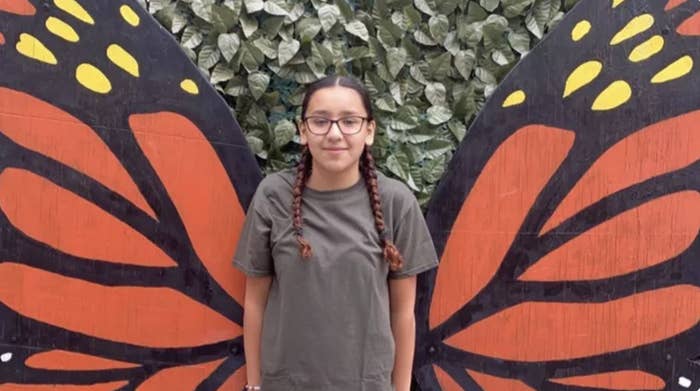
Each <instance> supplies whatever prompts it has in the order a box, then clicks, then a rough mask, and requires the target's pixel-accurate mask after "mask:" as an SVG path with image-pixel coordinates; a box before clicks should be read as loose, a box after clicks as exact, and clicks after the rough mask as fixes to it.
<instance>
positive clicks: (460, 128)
mask: <svg viewBox="0 0 700 391" xmlns="http://www.w3.org/2000/svg"><path fill="white" fill-rule="evenodd" d="M447 128H448V129H450V132H452V134H453V135H454V136H455V138H456V139H457V142H461V141H462V140H463V139H464V136H465V135H466V134H467V126H466V125H464V122H462V121H458V120H456V119H454V118H453V119H451V120H450V121H449V122H448V123H447Z"/></svg>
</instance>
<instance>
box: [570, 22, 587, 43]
mask: <svg viewBox="0 0 700 391" xmlns="http://www.w3.org/2000/svg"><path fill="white" fill-rule="evenodd" d="M589 31H591V23H590V22H589V21H587V20H582V21H580V22H578V23H576V26H574V29H573V30H571V39H573V40H574V41H579V40H581V38H583V37H585V36H586V34H588V32H589Z"/></svg>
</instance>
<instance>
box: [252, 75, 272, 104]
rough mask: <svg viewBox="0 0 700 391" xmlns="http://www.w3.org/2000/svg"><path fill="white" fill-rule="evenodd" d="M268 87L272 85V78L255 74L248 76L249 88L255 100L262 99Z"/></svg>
mask: <svg viewBox="0 0 700 391" xmlns="http://www.w3.org/2000/svg"><path fill="white" fill-rule="evenodd" d="M268 85H270V76H268V75H267V74H266V73H263V72H253V73H251V74H249V75H248V88H249V89H250V93H251V94H252V95H253V98H255V100H258V99H260V97H261V96H262V95H263V94H264V93H265V90H267V86H268Z"/></svg>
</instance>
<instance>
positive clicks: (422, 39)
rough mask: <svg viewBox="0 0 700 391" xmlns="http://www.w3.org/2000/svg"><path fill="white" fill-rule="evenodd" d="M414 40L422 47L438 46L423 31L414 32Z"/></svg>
mask: <svg viewBox="0 0 700 391" xmlns="http://www.w3.org/2000/svg"><path fill="white" fill-rule="evenodd" d="M413 39H415V40H416V42H418V43H419V44H421V45H425V46H435V45H437V42H435V41H434V40H433V39H432V38H431V37H430V36H429V35H428V34H426V33H425V32H423V31H422V30H416V31H414V32H413Z"/></svg>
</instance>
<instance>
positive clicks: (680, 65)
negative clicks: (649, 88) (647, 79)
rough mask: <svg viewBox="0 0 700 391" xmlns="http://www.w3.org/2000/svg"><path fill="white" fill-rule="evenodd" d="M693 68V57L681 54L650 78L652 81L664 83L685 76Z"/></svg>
mask: <svg viewBox="0 0 700 391" xmlns="http://www.w3.org/2000/svg"><path fill="white" fill-rule="evenodd" d="M692 69H693V59H692V58H691V57H690V56H683V57H681V58H679V59H678V60H676V61H674V62H673V63H671V64H670V65H668V66H667V67H666V68H664V69H662V70H661V71H659V73H657V74H656V75H654V77H653V78H652V79H651V82H652V83H664V82H667V81H670V80H674V79H678V78H679V77H681V76H685V75H687V74H688V73H690V71H691V70H692Z"/></svg>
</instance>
